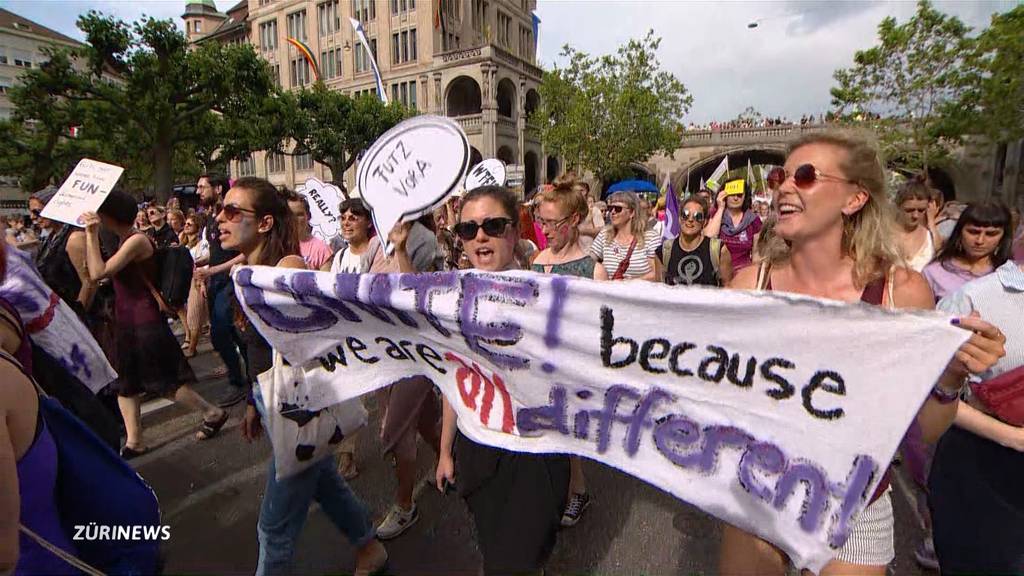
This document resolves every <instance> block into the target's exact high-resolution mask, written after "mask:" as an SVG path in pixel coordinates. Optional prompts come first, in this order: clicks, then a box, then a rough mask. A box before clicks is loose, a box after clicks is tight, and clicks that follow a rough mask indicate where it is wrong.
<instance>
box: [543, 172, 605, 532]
mask: <svg viewBox="0 0 1024 576" xmlns="http://www.w3.org/2000/svg"><path fill="white" fill-rule="evenodd" d="M589 216H590V206H588V202H587V200H586V197H585V196H584V195H583V194H582V193H581V191H580V189H579V187H578V186H577V185H576V184H573V183H572V182H563V183H560V184H556V185H555V186H554V187H545V188H544V189H542V190H541V192H540V193H539V194H538V195H537V218H536V219H535V221H536V222H537V223H538V224H540V227H541V229H542V230H543V231H544V236H545V237H546V238H547V241H548V247H547V248H545V249H544V250H543V251H541V253H540V254H538V255H537V257H536V258H534V260H533V264H532V265H531V266H530V269H531V270H533V271H534V272H541V273H543V274H561V275H565V276H578V277H580V278H593V277H594V266H595V265H596V264H597V263H596V262H595V261H594V259H593V258H591V257H590V256H589V255H588V254H587V251H586V249H584V247H583V241H582V238H583V237H582V236H581V235H580V229H581V228H582V226H583V223H585V222H586V220H587V219H588V218H589ZM569 464H570V467H571V469H570V470H571V474H570V477H569V495H568V499H569V500H568V502H569V503H568V504H567V505H566V506H565V512H564V513H563V514H562V526H564V527H570V526H575V525H576V523H577V522H579V521H580V518H581V517H582V516H583V512H584V511H585V510H586V509H587V508H588V507H589V506H590V495H589V494H588V493H587V481H586V477H585V476H584V474H583V459H582V458H580V457H578V456H573V457H570V458H569Z"/></svg>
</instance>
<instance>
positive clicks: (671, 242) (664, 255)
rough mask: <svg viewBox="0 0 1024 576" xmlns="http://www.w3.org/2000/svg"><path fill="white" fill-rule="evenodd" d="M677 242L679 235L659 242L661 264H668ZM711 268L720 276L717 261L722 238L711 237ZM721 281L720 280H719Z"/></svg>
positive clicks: (719, 258)
mask: <svg viewBox="0 0 1024 576" xmlns="http://www.w3.org/2000/svg"><path fill="white" fill-rule="evenodd" d="M677 244H679V237H678V236H676V237H674V238H667V239H666V240H665V241H664V242H662V243H661V260H662V262H661V264H662V266H668V261H669V260H671V259H672V250H674V249H675V247H676V245H677ZM710 251H711V268H712V269H713V270H714V271H715V276H716V277H718V278H721V277H720V276H719V275H718V266H719V262H720V261H721V259H722V240H721V239H720V238H712V239H711V246H710ZM719 281H721V280H719Z"/></svg>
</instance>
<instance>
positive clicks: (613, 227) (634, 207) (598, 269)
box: [590, 192, 661, 282]
mask: <svg viewBox="0 0 1024 576" xmlns="http://www.w3.org/2000/svg"><path fill="white" fill-rule="evenodd" d="M608 219H609V220H610V223H609V224H608V225H607V226H605V229H604V230H603V231H602V232H601V233H600V234H598V235H597V238H594V243H593V245H591V247H590V256H591V257H592V258H593V259H594V260H596V261H597V262H598V264H599V265H598V266H595V267H594V279H595V280H632V279H637V278H639V279H641V280H650V281H652V282H653V281H656V280H657V278H658V277H657V270H656V269H655V266H656V263H655V259H654V251H655V250H657V248H658V246H659V245H661V236H658V235H657V233H656V232H655V231H654V230H647V222H646V219H645V218H644V215H643V213H641V211H640V200H639V199H638V198H637V195H636V193H634V192H615V193H614V194H612V195H611V196H609V197H608Z"/></svg>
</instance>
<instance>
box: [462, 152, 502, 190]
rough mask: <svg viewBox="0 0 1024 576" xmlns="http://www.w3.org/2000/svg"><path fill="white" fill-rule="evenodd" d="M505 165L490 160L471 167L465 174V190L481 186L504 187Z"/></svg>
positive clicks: (498, 161)
mask: <svg viewBox="0 0 1024 576" xmlns="http://www.w3.org/2000/svg"><path fill="white" fill-rule="evenodd" d="M504 185H505V163H504V162H502V161H501V160H498V159H497V158H490V159H488V160H484V161H483V162H481V163H479V164H477V165H476V166H473V167H472V168H470V169H469V174H466V190H472V189H473V188H479V187H481V186H504Z"/></svg>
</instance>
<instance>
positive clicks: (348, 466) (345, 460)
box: [338, 452, 359, 480]
mask: <svg viewBox="0 0 1024 576" xmlns="http://www.w3.org/2000/svg"><path fill="white" fill-rule="evenodd" d="M338 474H340V475H341V477H342V478H344V479H345V480H354V479H355V478H356V477H357V476H359V468H357V467H356V458H355V454H353V453H351V452H342V453H340V454H339V455H338Z"/></svg>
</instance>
